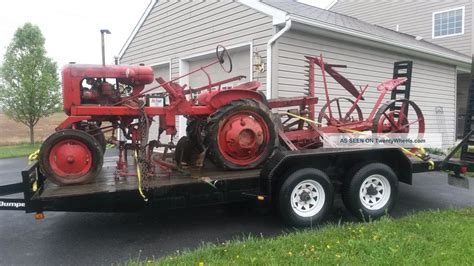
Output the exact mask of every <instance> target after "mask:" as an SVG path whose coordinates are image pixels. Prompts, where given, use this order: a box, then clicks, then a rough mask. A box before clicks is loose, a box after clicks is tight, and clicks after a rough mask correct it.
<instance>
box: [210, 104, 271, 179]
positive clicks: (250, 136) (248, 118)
mask: <svg viewBox="0 0 474 266" xmlns="http://www.w3.org/2000/svg"><path fill="white" fill-rule="evenodd" d="M271 116H272V113H271V111H270V109H268V107H267V106H265V105H264V104H262V103H260V102H257V101H255V100H252V99H243V100H236V101H232V102H231V103H229V104H227V105H225V106H223V107H221V108H220V109H219V110H217V111H216V112H215V113H213V114H212V115H211V116H210V117H209V119H208V123H207V125H206V138H205V144H206V146H207V147H208V155H209V157H210V159H211V160H212V161H213V162H214V163H215V164H216V166H218V167H221V168H227V169H232V170H242V169H252V168H256V167H258V166H259V165H260V164H262V163H263V162H264V161H265V160H266V159H267V158H268V157H269V156H270V155H271V154H272V152H273V149H274V147H275V142H276V130H275V125H274V123H273V121H272V119H271Z"/></svg>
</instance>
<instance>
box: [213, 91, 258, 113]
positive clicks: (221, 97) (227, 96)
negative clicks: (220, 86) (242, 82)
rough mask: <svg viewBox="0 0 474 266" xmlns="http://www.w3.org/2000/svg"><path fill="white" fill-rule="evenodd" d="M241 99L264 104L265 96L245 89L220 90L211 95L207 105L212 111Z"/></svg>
mask: <svg viewBox="0 0 474 266" xmlns="http://www.w3.org/2000/svg"><path fill="white" fill-rule="evenodd" d="M242 99H254V100H256V101H259V102H262V103H266V99H265V96H263V95H262V94H260V93H259V92H256V91H253V90H247V89H230V90H222V91H219V92H217V93H216V94H214V95H212V96H211V98H210V99H209V101H208V102H207V105H208V106H209V107H211V108H213V109H219V108H220V107H222V106H224V105H226V104H228V103H230V102H232V101H236V100H242Z"/></svg>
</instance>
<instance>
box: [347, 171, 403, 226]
mask: <svg viewBox="0 0 474 266" xmlns="http://www.w3.org/2000/svg"><path fill="white" fill-rule="evenodd" d="M397 195H398V178H397V176H396V174H395V173H394V171H393V170H392V168H390V167H389V166H388V165H386V164H383V163H369V164H365V165H363V166H358V167H355V168H354V169H352V170H351V171H349V173H348V175H347V176H346V179H345V182H344V184H343V191H342V200H343V202H344V205H345V206H346V208H347V209H349V211H350V212H351V213H352V214H353V215H355V216H356V217H358V218H359V219H361V220H363V221H369V220H375V219H378V218H380V217H382V216H384V215H385V214H386V213H388V212H390V211H391V210H392V208H393V206H394V205H395V202H396V199H397Z"/></svg>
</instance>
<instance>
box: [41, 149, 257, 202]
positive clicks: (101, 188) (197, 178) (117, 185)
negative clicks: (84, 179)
mask: <svg viewBox="0 0 474 266" xmlns="http://www.w3.org/2000/svg"><path fill="white" fill-rule="evenodd" d="M116 160H117V157H116V156H113V157H107V158H106V159H105V160H104V166H103V168H102V172H101V173H100V175H99V176H98V177H97V178H96V180H95V181H94V182H92V183H88V184H82V185H73V186H58V185H56V184H53V183H52V182H50V181H48V180H46V181H45V183H44V186H43V191H42V192H41V193H40V194H39V195H38V197H39V198H41V199H50V198H58V197H73V196H82V195H90V194H97V193H114V192H120V191H133V190H135V191H137V190H138V180H137V177H135V176H127V177H118V176H116V175H115V171H116V169H115V161H116ZM129 170H130V171H132V172H134V171H135V170H134V165H133V164H132V165H130V169H129ZM156 171H157V174H156V176H155V177H154V178H153V179H152V180H150V181H149V183H148V186H149V187H150V188H151V189H156V188H164V187H175V186H180V185H191V184H199V183H203V184H209V185H210V186H212V185H213V183H214V182H216V181H228V180H236V179H253V178H254V179H257V178H258V177H259V175H260V169H252V170H244V171H225V170H216V169H212V168H211V169H206V168H205V169H202V170H201V171H189V173H180V172H177V171H174V172H172V173H167V172H161V171H160V169H159V167H157V169H156Z"/></svg>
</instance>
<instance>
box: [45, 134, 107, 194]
mask: <svg viewBox="0 0 474 266" xmlns="http://www.w3.org/2000/svg"><path fill="white" fill-rule="evenodd" d="M102 163H103V153H102V149H101V147H100V144H99V143H98V141H97V140H96V139H95V138H94V137H93V136H91V135H90V134H88V133H86V132H84V131H81V130H75V129H65V130H61V131H58V132H56V133H54V134H52V135H51V136H49V137H48V138H47V139H46V140H45V141H44V142H43V145H42V146H41V149H40V153H39V165H40V169H41V172H42V173H43V174H44V175H45V176H46V177H47V178H48V179H49V180H51V181H52V182H53V183H55V184H58V185H75V184H83V183H88V182H90V181H92V180H93V179H94V178H95V177H96V176H97V175H98V174H99V172H100V170H101V169H102Z"/></svg>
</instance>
